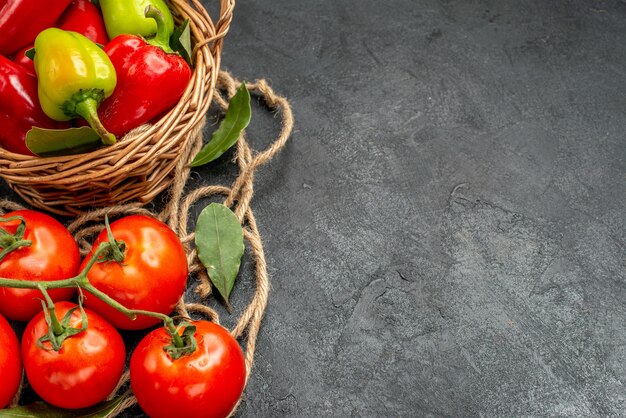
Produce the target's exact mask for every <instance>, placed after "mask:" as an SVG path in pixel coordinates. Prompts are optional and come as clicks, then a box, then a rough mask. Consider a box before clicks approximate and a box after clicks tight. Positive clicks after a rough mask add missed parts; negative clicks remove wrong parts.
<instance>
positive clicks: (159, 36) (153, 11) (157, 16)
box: [145, 5, 174, 54]
mask: <svg viewBox="0 0 626 418" xmlns="http://www.w3.org/2000/svg"><path fill="white" fill-rule="evenodd" d="M145 15H146V17H149V18H152V19H154V21H155V22H156V25H157V32H156V35H154V36H153V37H152V38H149V39H146V42H147V43H149V44H150V45H155V46H158V47H160V48H161V49H162V50H164V51H165V52H167V53H170V54H172V53H174V50H173V49H172V48H171V47H170V35H169V34H168V33H167V30H166V28H165V16H163V13H162V12H161V11H160V10H159V9H157V8H156V7H154V6H153V5H149V6H148V7H146V11H145Z"/></svg>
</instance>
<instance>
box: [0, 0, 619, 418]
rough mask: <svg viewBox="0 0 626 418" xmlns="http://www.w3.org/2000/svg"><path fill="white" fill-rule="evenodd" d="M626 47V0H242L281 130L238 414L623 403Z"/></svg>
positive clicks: (263, 134)
mask: <svg viewBox="0 0 626 418" xmlns="http://www.w3.org/2000/svg"><path fill="white" fill-rule="evenodd" d="M625 63H626V3H624V1H609V0H606V1H600V0H588V1H583V0H580V1H545V0H527V1H504V2H503V1H495V0H494V1H483V0H480V1H479V0H476V1H452V0H440V1H434V0H432V1H426V0H424V1H410V0H393V1H378V0H359V1H353V0H311V1H287V0H274V1H260V0H257V1H239V2H238V3H237V6H236V10H235V18H234V20H233V23H232V26H231V31H230V33H229V35H228V39H227V42H226V45H225V49H224V53H223V66H224V67H225V68H226V69H228V70H230V71H231V72H233V73H234V74H235V75H236V76H238V77H240V78H243V79H247V80H253V79H255V78H266V79H267V80H268V81H269V82H270V84H271V85H272V86H273V87H274V88H275V89H276V90H277V91H278V92H279V93H281V94H283V95H285V96H287V97H288V98H289V99H290V100H291V103H292V106H293V109H294V112H295V117H296V128H295V132H294V134H293V137H292V139H291V142H290V143H289V144H288V146H287V148H286V149H285V150H284V151H283V153H282V154H281V155H280V156H279V157H278V158H277V159H276V160H275V161H273V162H272V163H271V165H270V166H268V167H265V168H263V169H262V170H261V172H260V173H259V175H258V177H257V183H256V196H255V199H254V201H253V208H254V209H255V211H256V216H257V218H258V222H259V226H260V228H261V232H262V234H263V237H264V240H265V245H266V254H267V257H268V262H269V266H270V272H271V278H272V291H271V295H270V301H269V306H268V308H267V314H266V317H265V319H264V323H263V327H262V329H261V334H260V337H259V340H258V349H257V355H256V363H255V366H254V369H253V371H252V377H251V380H250V383H249V385H248V388H247V390H246V393H245V399H244V402H243V403H242V405H241V408H240V410H239V413H238V416H240V417H251V416H268V417H274V416H311V417H313V416H315V417H317V416H437V417H439V416H454V417H456V416H490V417H491V416H538V417H541V416H569V417H588V416H602V417H606V416H626V399H625V388H624V384H623V382H624V380H626V329H625V322H624V319H625V318H626V284H625V283H626V274H625V270H624V264H625V262H626V229H625V221H626V216H625V212H624V204H625V203H626V185H625V181H624V180H625V179H626V139H625V138H624V128H625V127H626V124H625V123H624V117H625V115H626V90H625V86H626V65H625ZM253 118H254V120H253V123H252V126H251V127H250V130H249V135H250V138H251V140H252V141H253V142H254V144H255V145H257V146H258V147H262V146H264V145H266V144H267V140H268V139H269V138H270V137H271V136H272V135H274V134H275V133H276V132H277V129H276V128H275V126H274V124H275V121H274V120H272V118H271V116H268V115H266V114H264V112H263V110H262V109H261V108H260V107H257V108H255V110H254V116H253ZM211 129H213V128H211ZM227 167H228V162H227V160H226V159H222V160H221V162H220V163H219V164H217V165H216V166H215V167H206V168H203V169H201V170H199V171H198V173H199V174H198V175H197V176H194V180H193V181H194V182H196V183H200V182H213V181H216V180H221V181H225V182H226V183H228V182H229V181H231V180H232V176H233V173H232V172H228V171H227V172H226V173H222V172H221V171H220V170H221V169H227ZM3 190H6V188H4V189H3ZM249 271H250V265H249V262H247V263H246V265H244V270H243V273H242V277H240V281H239V283H238V284H237V286H236V288H235V290H234V292H235V296H234V298H235V299H234V303H235V306H236V307H237V309H239V310H240V309H243V306H244V305H245V303H246V302H247V300H248V297H249V295H250V294H251V291H252V284H251V279H250V273H249ZM215 305H216V306H218V305H217V304H215ZM223 317H224V318H225V319H224V320H225V321H226V323H227V324H228V323H229V321H232V318H231V319H229V318H226V315H223ZM135 413H137V411H135Z"/></svg>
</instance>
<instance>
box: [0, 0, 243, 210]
mask: <svg viewBox="0 0 626 418" xmlns="http://www.w3.org/2000/svg"><path fill="white" fill-rule="evenodd" d="M169 4H170V8H171V10H172V12H173V14H174V17H175V19H177V20H178V21H179V22H181V21H182V20H184V19H187V18H188V19H189V21H190V28H191V34H192V35H191V36H192V45H193V46H194V49H193V54H192V57H193V58H192V59H193V61H194V68H193V74H192V77H191V81H190V83H189V86H187V89H186V90H185V93H184V94H183V97H182V98H181V100H180V102H179V103H178V104H177V105H176V107H175V108H174V109H172V110H171V111H170V112H169V113H168V114H167V115H165V116H164V117H163V118H162V119H160V120H159V121H158V122H156V123H155V124H153V125H144V126H141V127H139V128H138V129H136V130H133V131H132V132H130V133H128V134H127V135H126V136H124V137H123V138H121V139H120V140H119V141H118V142H117V143H116V144H115V145H113V146H111V147H106V148H102V149H99V150H97V151H94V152H91V153H87V154H81V155H73V156H63V157H50V158H39V157H32V156H27V155H21V154H14V153H11V152H8V151H6V150H4V149H2V148H0V176H2V177H3V178H4V179H5V180H6V182H7V183H8V184H9V186H10V187H11V189H13V190H14V191H15V192H16V193H17V194H19V195H20V196H21V197H22V198H23V199H24V200H25V201H26V202H28V203H29V204H30V205H32V206H35V207H38V208H41V209H44V210H47V211H50V212H53V213H57V214H59V215H76V214H80V213H82V212H83V211H85V210H88V209H90V208H92V207H103V206H112V205H117V204H121V203H124V202H129V201H137V202H140V203H141V204H145V203H148V202H150V201H151V200H152V199H154V198H155V197H156V196H157V195H158V194H159V193H161V192H162V191H164V190H165V189H167V187H168V186H169V185H170V183H171V182H172V179H173V174H174V168H175V167H176V165H177V164H178V163H179V161H180V160H181V158H186V157H188V156H185V155H184V152H185V149H187V148H189V147H187V145H188V144H189V142H190V141H192V140H193V137H194V136H195V135H197V134H198V129H197V128H199V127H200V126H201V125H202V122H203V120H204V117H205V115H206V113H207V111H208V109H209V106H210V104H211V100H212V98H213V90H214V88H215V83H216V81H217V77H218V73H219V67H220V55H221V51H222V44H223V40H224V36H225V35H226V33H227V32H228V28H229V26H230V22H231V20H232V13H233V8H234V5H235V0H220V16H219V19H218V21H217V23H216V24H214V23H213V22H212V20H211V18H210V16H209V14H208V13H207V11H206V10H205V9H204V7H203V6H202V4H201V3H200V2H199V1H198V0H187V1H186V0H170V2H169Z"/></svg>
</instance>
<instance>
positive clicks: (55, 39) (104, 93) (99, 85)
mask: <svg viewBox="0 0 626 418" xmlns="http://www.w3.org/2000/svg"><path fill="white" fill-rule="evenodd" d="M34 64H35V72H36V73H37V79H38V94H39V102H40V103H41V108H42V109H43V111H44V113H45V114H46V115H48V116H49V117H50V118H51V119H54V120H58V121H66V120H70V119H73V118H76V117H78V116H82V117H83V118H85V120H86V121H87V122H88V123H89V125H90V126H91V127H92V128H93V129H94V130H95V131H96V132H97V133H98V135H100V138H101V139H102V142H103V143H105V144H107V145H110V144H113V143H115V141H116V138H115V135H113V134H111V133H109V132H108V131H107V130H106V128H105V127H104V126H103V125H102V123H101V122H100V119H99V118H98V106H99V105H100V103H101V102H102V101H103V100H104V99H106V98H107V97H109V96H110V95H111V94H112V93H113V90H114V89H115V85H116V83H117V76H116V74H115V68H114V67H113V64H112V63H111V60H110V59H109V57H108V56H107V54H106V53H105V52H104V51H103V50H102V49H101V48H100V47H99V46H98V45H96V44H95V43H94V42H92V41H91V40H89V39H88V38H86V37H85V36H83V35H81V34H79V33H76V32H70V31H64V30H61V29H56V28H49V29H46V30H44V31H42V32H41V33H40V34H39V35H38V36H37V38H36V39H35V58H34Z"/></svg>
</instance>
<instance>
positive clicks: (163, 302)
mask: <svg viewBox="0 0 626 418" xmlns="http://www.w3.org/2000/svg"><path fill="white" fill-rule="evenodd" d="M111 231H113V236H114V237H115V239H116V240H122V241H124V242H125V243H126V250H125V253H124V255H125V257H124V261H123V262H122V264H118V263H116V262H106V263H96V264H95V265H94V266H93V268H92V269H91V270H89V273H88V275H87V277H88V278H89V281H90V282H91V284H93V285H94V286H95V287H96V288H98V289H99V290H101V291H103V292H104V293H106V294H107V295H109V296H110V297H112V298H113V299H115V300H116V301H118V302H120V303H121V304H122V305H124V306H125V307H127V308H129V309H140V310H147V311H152V312H160V313H163V314H169V313H170V312H172V311H173V310H174V307H175V306H176V303H177V302H178V300H179V299H180V297H181V296H182V295H183V293H184V292H185V286H186V285H187V273H188V268H187V256H186V254H185V250H184V249H183V246H182V244H181V243H180V240H179V239H178V237H177V236H176V234H175V233H174V231H172V230H171V229H170V228H169V227H168V226H167V225H165V224H164V223H163V222H161V221H159V220H157V219H154V218H150V217H148V216H143V215H131V216H127V217H124V218H121V219H119V220H117V221H115V222H113V223H112V224H111ZM106 241H108V237H107V232H106V230H105V231H102V232H101V233H100V235H98V237H97V238H96V241H95V242H94V244H93V250H94V251H95V249H96V248H98V245H100V243H101V242H106ZM91 256H92V254H89V255H88V256H87V258H86V259H85V260H84V261H83V265H85V263H87V262H88V261H89V259H90V258H91ZM85 296H86V300H85V306H87V307H89V308H91V309H93V310H94V311H96V312H98V313H99V314H100V315H102V316H103V317H104V318H106V319H107V320H108V321H109V322H111V323H112V324H113V325H115V326H116V327H118V328H121V329H133V330H137V329H144V328H148V327H151V326H153V325H156V324H158V323H159V322H160V320H159V319H157V318H152V317H147V316H139V317H137V319H136V320H134V321H132V320H130V319H129V318H128V317H126V316H125V315H124V314H122V313H120V312H119V311H117V310H115V309H113V308H111V307H110V306H108V305H106V304H105V303H104V302H102V301H100V300H98V299H97V298H95V297H93V296H91V295H89V294H86V295H85Z"/></svg>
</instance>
